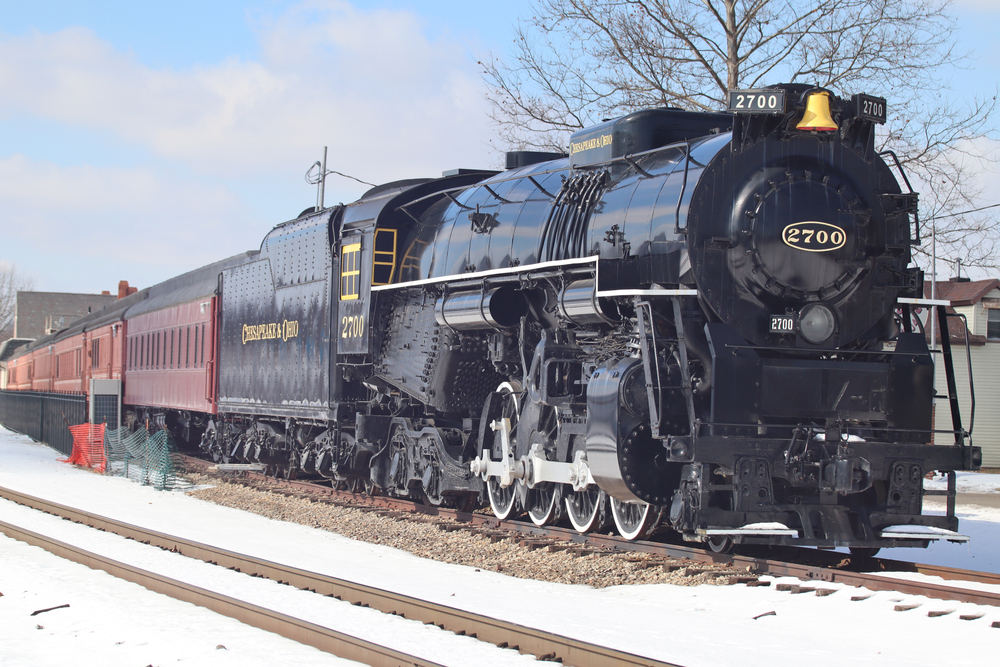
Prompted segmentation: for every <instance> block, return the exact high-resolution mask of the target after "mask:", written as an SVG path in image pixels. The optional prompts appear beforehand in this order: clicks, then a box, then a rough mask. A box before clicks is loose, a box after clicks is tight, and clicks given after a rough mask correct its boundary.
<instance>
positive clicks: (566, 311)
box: [559, 278, 621, 325]
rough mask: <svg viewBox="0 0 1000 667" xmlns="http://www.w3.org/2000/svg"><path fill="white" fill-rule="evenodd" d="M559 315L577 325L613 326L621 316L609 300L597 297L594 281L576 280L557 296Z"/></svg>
mask: <svg viewBox="0 0 1000 667" xmlns="http://www.w3.org/2000/svg"><path fill="white" fill-rule="evenodd" d="M559 314H560V315H562V316H563V317H564V318H566V319H567V320H569V321H570V322H572V323H573V324H577V325H588V324H614V323H616V322H618V321H620V320H621V314H620V313H619V312H618V308H617V307H616V306H615V304H614V302H613V301H611V300H610V299H601V298H598V297H597V289H596V286H595V284H594V280H593V279H592V278H591V279H587V280H577V281H576V282H572V283H570V284H569V285H567V286H566V289H564V290H563V291H562V292H561V293H560V294H559Z"/></svg>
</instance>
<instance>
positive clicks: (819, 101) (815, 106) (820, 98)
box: [795, 93, 837, 132]
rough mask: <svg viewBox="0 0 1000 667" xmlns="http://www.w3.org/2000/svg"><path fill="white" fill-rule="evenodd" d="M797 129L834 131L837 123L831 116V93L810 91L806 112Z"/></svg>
mask: <svg viewBox="0 0 1000 667" xmlns="http://www.w3.org/2000/svg"><path fill="white" fill-rule="evenodd" d="M795 129H796V130H812V131H817V132H833V131H835V130H837V124H836V123H834V122H833V118H831V117H830V93H810V94H809V96H808V97H807V98H806V112H805V113H804V114H802V120H800V121H799V124H798V125H796V126H795Z"/></svg>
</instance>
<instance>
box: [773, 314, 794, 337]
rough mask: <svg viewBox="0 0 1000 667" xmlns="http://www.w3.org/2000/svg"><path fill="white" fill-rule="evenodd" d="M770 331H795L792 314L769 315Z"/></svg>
mask: <svg viewBox="0 0 1000 667" xmlns="http://www.w3.org/2000/svg"><path fill="white" fill-rule="evenodd" d="M771 333H781V334H787V333H795V317H794V316H792V315H788V314H785V315H771Z"/></svg>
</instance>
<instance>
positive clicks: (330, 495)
mask: <svg viewBox="0 0 1000 667" xmlns="http://www.w3.org/2000/svg"><path fill="white" fill-rule="evenodd" d="M182 458H183V460H184V463H185V465H188V466H190V467H192V468H197V469H200V470H203V471H204V470H208V469H209V468H210V467H211V466H212V464H211V463H209V462H207V461H204V460H202V459H197V458H193V457H187V456H184V457H182ZM241 474H242V475H245V477H246V479H247V480H248V482H249V483H251V484H252V485H254V486H256V487H258V488H266V489H270V490H273V491H275V492H278V493H285V494H290V495H308V496H310V497H312V498H314V499H318V500H321V501H322V500H326V501H329V502H339V503H346V504H350V505H359V506H360V505H367V506H371V507H376V508H382V509H386V510H391V511H394V512H398V513H399V514H400V515H404V514H416V515H431V516H440V517H443V518H448V519H452V520H454V521H456V522H458V523H459V525H461V524H465V525H466V526H468V529H470V530H476V529H479V528H483V529H488V530H494V531H508V532H510V533H511V534H515V535H516V534H520V535H523V536H525V538H528V539H532V538H533V539H547V540H553V541H557V542H565V543H571V544H575V545H578V546H579V547H582V548H588V547H590V548H594V549H595V553H601V552H606V553H612V554H614V553H622V552H636V553H646V554H651V555H654V556H659V557H661V558H663V559H664V560H671V561H674V560H678V559H688V560H690V561H692V562H696V563H708V564H713V565H726V566H729V567H730V568H731V572H732V573H733V574H734V577H733V579H732V582H733V583H748V582H747V578H748V577H753V578H756V577H758V576H760V575H772V576H788V577H796V578H798V579H802V580H805V581H813V582H827V583H839V584H843V585H846V586H854V587H863V588H867V589H869V590H874V591H896V592H899V593H906V594H910V595H923V596H925V597H929V598H935V599H941V600H953V601H956V602H968V603H972V604H982V605H989V606H995V607H1000V593H993V592H988V591H978V590H974V589H970V588H963V587H961V586H951V585H946V584H935V583H929V582H916V581H911V580H908V579H903V578H894V577H891V576H887V574H888V573H892V572H898V573H920V574H925V575H928V576H936V577H940V578H942V579H945V580H950V581H956V582H959V581H966V582H972V583H986V584H1000V575H998V574H993V573H989V572H974V571H970V570H963V569H958V568H948V567H943V566H937V565H925V564H919V563H909V562H905V561H896V560H890V559H877V558H876V559H870V560H867V561H862V562H855V561H853V560H852V559H851V558H850V557H849V556H848V555H846V554H839V553H835V552H827V551H819V550H815V549H801V548H799V549H795V548H789V549H781V550H772V551H771V552H770V553H767V550H761V549H758V550H755V551H754V550H751V551H748V552H747V554H717V553H712V552H709V551H706V550H704V549H702V548H699V547H691V546H686V545H678V544H670V543H667V542H654V541H643V540H637V541H628V540H625V539H623V538H621V537H618V536H615V535H602V534H597V533H590V534H587V535H581V534H579V533H577V532H576V531H574V530H572V529H569V528H562V527H559V526H543V527H539V526H535V525H534V524H532V523H527V522H521V521H500V520H499V519H497V518H496V517H494V516H493V515H491V514H480V513H469V512H462V511H459V510H455V509H450V508H444V507H434V506H428V505H423V504H421V503H417V502H413V501H410V500H404V499H400V498H391V497H386V496H368V495H365V494H357V493H352V492H350V491H342V490H336V489H333V488H331V487H329V486H323V485H320V484H317V483H314V482H309V481H303V480H284V479H275V478H272V477H267V476H264V475H261V474H259V473H252V472H251V473H241ZM598 549H599V551H598ZM775 554H780V557H777V558H776V557H775ZM862 568H863V569H866V570H875V571H874V572H872V571H868V572H862V571H860V570H861V569H862ZM737 573H738V574H739V575H747V576H736V575H737Z"/></svg>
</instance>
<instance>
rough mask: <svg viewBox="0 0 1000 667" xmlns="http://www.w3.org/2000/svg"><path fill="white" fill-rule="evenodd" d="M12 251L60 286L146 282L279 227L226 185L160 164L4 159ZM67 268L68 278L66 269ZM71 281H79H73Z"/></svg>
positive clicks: (7, 238) (1, 175)
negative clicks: (257, 216) (182, 175)
mask: <svg viewBox="0 0 1000 667" xmlns="http://www.w3.org/2000/svg"><path fill="white" fill-rule="evenodd" d="M0 202H3V211H2V213H0V226H2V227H3V230H4V233H3V236H4V245H5V246H6V247H7V249H12V251H10V250H5V251H4V255H5V256H12V257H14V258H16V259H17V261H18V262H19V263H21V264H22V265H23V266H24V268H25V269H26V270H27V271H29V272H30V273H31V274H32V275H33V277H34V278H35V282H36V287H37V288H38V289H42V290H54V291H77V290H81V291H100V290H102V289H112V288H114V286H115V285H117V282H118V280H119V279H127V280H129V282H130V283H131V284H132V285H136V286H139V287H147V286H149V285H151V284H154V283H156V282H159V281H161V280H164V279H166V278H169V277H170V276H172V275H176V274H177V273H180V272H182V271H185V270H189V269H193V268H195V267H197V266H201V265H204V264H207V263H210V262H212V261H214V260H216V259H221V258H222V257H226V256H228V255H232V254H236V253H237V252H241V251H243V250H249V249H253V248H256V247H258V246H259V245H260V240H261V239H262V238H263V237H264V234H265V233H266V232H267V230H268V229H270V224H269V223H263V222H261V221H257V222H256V224H254V216H252V215H251V214H250V213H249V212H248V211H247V210H246V207H245V206H244V205H243V204H241V203H240V202H239V201H238V199H237V198H236V197H235V196H234V195H233V194H232V193H231V192H229V191H228V190H226V189H225V188H222V187H219V186H214V185H203V184H199V183H195V182H191V181H188V180H186V179H178V178H176V177H172V176H170V175H169V174H165V173H162V172H157V171H155V170H152V169H123V168H117V167H112V168H98V167H92V166H78V167H60V166H58V165H55V164H53V163H50V162H38V161H32V160H30V159H28V158H26V157H25V156H23V155H14V156H11V157H9V158H4V159H0ZM67 269H68V270H69V274H70V275H69V276H67V275H66V272H67ZM70 278H71V279H72V282H70Z"/></svg>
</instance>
